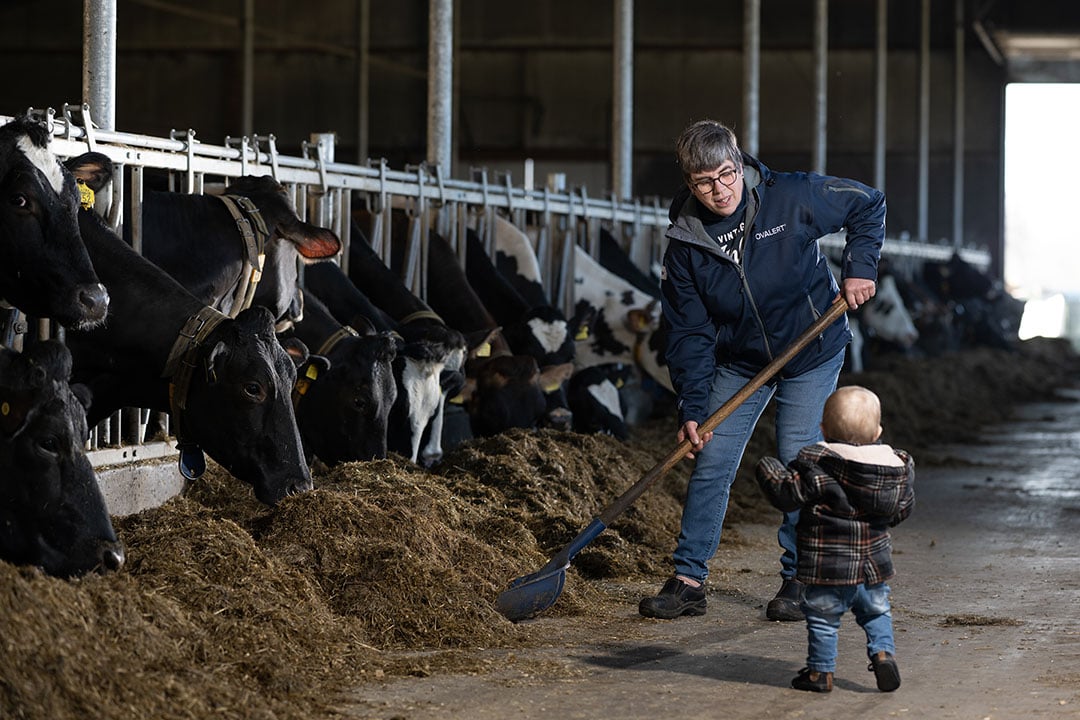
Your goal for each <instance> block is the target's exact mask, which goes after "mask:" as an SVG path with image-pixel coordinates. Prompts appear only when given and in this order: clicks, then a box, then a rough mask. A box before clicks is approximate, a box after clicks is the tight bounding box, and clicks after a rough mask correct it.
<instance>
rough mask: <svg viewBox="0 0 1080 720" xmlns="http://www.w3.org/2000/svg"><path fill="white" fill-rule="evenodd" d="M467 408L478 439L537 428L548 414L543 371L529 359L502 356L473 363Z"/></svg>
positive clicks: (523, 356)
mask: <svg viewBox="0 0 1080 720" xmlns="http://www.w3.org/2000/svg"><path fill="white" fill-rule="evenodd" d="M466 376H467V377H468V383H467V385H466V389H465V391H464V392H463V395H464V399H465V408H466V410H467V411H468V413H469V420H470V424H471V425H472V430H473V432H474V433H475V434H476V435H480V436H490V435H497V434H498V433H500V432H502V431H504V430H508V429H509V428H514V427H519V428H533V427H536V425H537V423H538V422H539V421H540V418H541V417H543V415H544V412H545V410H546V402H545V400H544V393H543V391H542V390H541V388H540V368H539V367H538V366H537V365H536V360H535V359H534V358H532V357H529V356H528V355H498V356H495V357H488V358H476V359H471V360H469V363H468V365H467V367H466Z"/></svg>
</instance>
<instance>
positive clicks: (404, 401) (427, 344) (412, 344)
mask: <svg viewBox="0 0 1080 720" xmlns="http://www.w3.org/2000/svg"><path fill="white" fill-rule="evenodd" d="M357 246H359V247H357ZM350 247H351V249H350V252H349V257H350V271H353V272H355V274H356V276H357V277H358V278H363V279H358V280H357V281H356V282H354V281H353V280H351V279H350V278H349V276H348V275H346V274H345V272H344V271H343V270H342V269H341V267H340V266H339V265H338V264H337V263H334V262H327V263H316V264H314V265H312V266H310V267H308V268H306V270H305V272H304V285H305V289H306V292H307V294H309V295H314V296H315V297H318V298H319V299H320V300H321V301H322V302H323V303H324V304H325V306H326V307H327V309H328V310H329V311H330V312H331V314H332V315H333V316H334V317H335V319H337V321H338V322H340V323H342V324H344V325H348V326H350V327H353V328H354V329H357V330H359V331H361V332H362V331H364V330H365V329H366V328H368V327H370V326H373V327H374V328H375V329H376V330H378V331H380V332H394V333H396V334H397V335H399V336H400V337H401V343H400V345H399V347H398V350H397V356H396V358H395V360H394V364H393V369H394V378H395V381H396V384H397V387H398V392H397V399H396V400H395V402H394V405H393V407H392V408H391V410H390V417H389V419H388V427H387V449H388V450H391V451H394V452H397V453H400V454H402V455H404V456H405V457H408V458H409V459H410V460H412V462H415V463H419V464H421V465H424V466H425V467H429V466H431V465H433V464H434V463H435V462H437V461H438V460H440V459H441V458H442V422H443V413H444V411H445V400H446V397H447V396H448V395H449V396H453V395H456V394H457V393H458V392H459V391H460V390H461V387H462V385H463V383H464V374H463V372H462V368H463V364H464V358H465V348H466V343H465V336H464V335H462V334H461V333H460V332H458V331H457V330H455V329H453V328H449V327H447V326H446V324H445V323H444V322H442V320H440V319H438V317H437V316H436V315H435V312H434V311H433V310H432V309H431V308H430V306H428V305H427V304H426V303H425V302H423V301H422V300H420V298H418V297H416V296H415V295H414V294H413V293H411V292H410V291H409V290H408V288H406V287H405V285H404V284H403V283H402V282H401V279H400V278H398V277H397V276H396V275H395V274H394V273H393V271H391V270H390V269H389V268H388V267H386V265H385V264H384V263H383V262H382V260H380V259H379V257H378V256H377V255H376V254H375V252H374V251H373V250H372V249H371V246H370V245H368V244H367V241H366V239H365V238H364V236H363V233H362V232H361V230H360V229H359V228H358V227H354V228H353V243H352V244H351V246H350ZM357 283H359V284H360V285H361V286H363V287H364V288H366V289H368V290H370V291H373V292H374V293H376V294H377V297H379V298H380V299H381V302H382V304H384V305H385V306H386V307H387V308H389V309H390V311H392V312H387V311H384V310H383V309H381V308H380V307H379V306H378V305H376V304H375V302H374V301H373V299H371V298H369V297H368V296H367V294H365V293H364V292H362V291H361V290H360V289H359V287H357ZM425 435H426V441H425Z"/></svg>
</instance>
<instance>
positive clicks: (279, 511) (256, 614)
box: [0, 341, 1080, 720]
mask: <svg viewBox="0 0 1080 720" xmlns="http://www.w3.org/2000/svg"><path fill="white" fill-rule="evenodd" d="M1078 369H1080V359H1078V358H1077V355H1076V353H1075V352H1073V351H1072V350H1071V348H1069V347H1068V346H1067V345H1066V344H1064V343H1061V342H1052V341H1038V342H1029V343H1025V344H1024V345H1023V347H1022V349H1021V350H1020V351H1018V352H1014V353H1006V352H1003V351H974V352H971V353H962V354H958V355H956V356H951V357H948V358H945V359H943V360H935V361H932V360H915V361H904V362H898V363H896V364H895V366H894V367H892V368H891V369H890V371H889V372H887V373H886V372H877V373H866V374H864V375H860V376H851V377H845V378H842V383H849V382H859V383H861V384H864V385H867V386H869V387H871V388H872V389H874V390H875V391H876V392H878V394H879V395H881V397H882V402H883V406H884V413H885V422H884V424H885V428H886V440H887V441H888V442H890V443H892V444H894V445H896V446H898V447H904V448H906V449H909V450H911V451H912V452H913V453H915V455H916V459H917V461H919V459H920V458H921V455H920V453H921V452H923V451H924V449H925V448H929V447H931V446H932V445H934V444H937V443H942V442H950V441H961V442H965V441H970V440H971V439H972V438H973V437H974V433H975V432H976V431H977V430H978V428H979V426H981V425H983V424H984V423H986V422H993V421H999V420H1003V419H1005V418H1007V413H1008V410H1009V408H1010V406H1011V405H1012V404H1014V403H1015V402H1018V401H1031V400H1037V399H1040V398H1045V397H1047V396H1048V394H1049V392H1050V391H1051V390H1052V389H1053V388H1055V387H1058V386H1064V385H1073V384H1075V381H1076V378H1077V377H1078V376H1080V375H1078V372H1077V371H1078ZM674 426H675V422H674V420H673V419H671V418H662V419H659V420H657V421H655V422H652V423H649V424H648V425H646V426H644V427H639V428H636V429H635V430H634V431H633V435H632V438H631V441H630V442H629V443H627V444H623V443H619V442H618V441H616V440H614V439H612V438H609V437H605V436H582V435H575V434H569V433H559V432H553V431H534V432H526V431H513V432H508V433H505V434H503V435H500V436H497V437H493V438H487V439H483V440H477V441H474V442H471V443H468V444H466V445H465V446H463V447H461V448H459V449H458V450H456V451H455V452H453V453H451V454H450V455H449V456H448V457H447V458H445V460H444V461H443V462H442V463H440V464H439V466H437V467H436V468H434V470H433V471H432V472H425V471H422V470H420V469H418V468H417V467H415V466H414V465H412V464H410V463H408V462H407V461H405V460H403V459H402V458H399V457H393V458H391V459H389V460H385V461H378V462H371V463H351V464H346V465H342V466H339V467H337V468H334V469H333V470H329V471H323V472H320V473H318V474H317V476H316V487H317V489H316V490H315V491H313V492H310V493H306V494H304V495H300V496H297V497H290V498H287V499H285V500H283V501H282V502H281V503H279V505H278V506H277V507H275V508H266V507H264V506H262V505H261V504H259V503H258V502H256V501H255V500H254V499H253V497H252V493H251V490H250V488H248V487H246V486H243V485H241V484H240V483H238V482H236V481H235V480H234V479H232V478H231V477H229V476H228V474H227V473H225V472H224V471H222V470H221V469H220V468H218V467H216V466H212V467H211V469H210V470H209V471H208V472H207V474H206V476H204V478H202V479H200V480H199V481H198V482H196V483H194V484H193V486H192V487H191V488H189V490H188V491H187V493H186V494H185V496H184V497H180V498H175V499H173V500H171V501H170V502H168V503H166V504H165V505H164V506H162V507H160V508H157V509H154V510H150V511H147V512H144V513H140V514H139V515H136V516H133V517H129V518H125V519H123V520H118V521H117V530H118V532H119V533H120V535H121V538H122V539H123V541H124V542H125V544H126V546H127V552H128V564H127V566H126V568H125V569H124V571H122V572H120V573H117V574H114V575H110V576H104V577H98V576H93V577H87V578H84V579H81V580H75V581H70V582H66V581H60V580H56V579H53V578H49V577H45V576H43V575H41V574H40V573H38V572H36V571H34V570H29V569H20V568H15V567H12V566H10V565H7V564H4V563H0V627H2V628H3V635H2V637H3V649H4V654H5V662H4V663H3V667H2V669H0V717H4V718H27V719H33V720H37V719H41V720H45V719H48V720H67V719H68V718H71V719H73V720H74V719H75V718H80V719H81V718H86V717H108V718H148V717H154V718H184V719H187V718H190V719H192V720H195V719H199V720H201V719H202V718H210V717H214V718H268V719H269V718H295V717H303V718H327V717H333V716H335V709H334V706H335V701H336V700H337V698H338V697H339V695H338V694H339V693H346V692H348V691H349V690H350V689H353V688H355V687H356V686H358V685H362V684H363V683H365V682H369V681H371V680H373V679H375V678H380V677H387V676H392V675H403V674H414V675H425V674H429V673H432V672H443V671H451V670H453V671H483V670H484V669H485V668H486V667H487V665H486V664H487V663H489V662H490V658H485V657H484V655H483V652H482V651H483V650H484V649H485V648H512V647H519V646H521V647H524V646H535V645H537V644H540V643H542V642H544V638H543V636H542V633H543V630H542V628H541V627H539V626H538V627H530V625H529V624H528V623H526V624H522V625H513V624H511V623H509V622H508V621H506V620H505V619H504V618H502V617H501V616H500V615H498V613H496V612H495V610H494V607H493V602H494V599H495V597H496V596H497V595H498V593H499V592H500V591H501V590H503V589H504V588H505V587H506V583H507V582H509V581H510V580H511V579H513V578H515V577H518V576H520V575H523V574H526V573H528V572H532V571H534V570H536V569H539V568H540V567H542V566H543V564H544V563H546V562H547V559H548V558H549V557H550V555H551V554H553V553H554V552H555V551H557V550H559V549H561V548H562V547H563V546H565V545H566V544H567V543H568V542H569V541H570V539H571V538H573V536H574V535H576V534H577V533H578V532H579V531H580V530H581V529H582V528H584V527H585V526H586V525H587V524H588V523H589V522H590V521H591V520H592V518H593V517H595V516H596V514H598V513H599V512H600V511H601V510H602V509H603V508H604V507H605V506H607V505H608V504H609V503H610V502H611V501H612V500H614V499H615V498H616V497H617V496H618V495H619V494H621V493H622V492H623V491H624V490H625V489H626V488H628V487H629V486H630V485H631V484H632V483H633V482H635V481H636V480H637V479H639V478H640V477H641V476H642V475H643V474H644V473H645V472H646V471H647V470H648V469H649V468H650V467H651V466H652V465H653V464H654V463H656V462H657V461H659V460H660V459H661V458H662V457H663V456H664V455H665V454H666V453H667V452H668V451H669V450H670V449H671V448H672V447H673V446H674V430H675V427H674ZM772 434H773V427H772V419H771V416H770V415H768V414H767V415H766V416H765V418H763V422H762V423H761V425H760V427H759V429H758V431H757V432H756V433H755V435H754V438H753V439H752V440H751V444H750V446H749V448H748V450H747V455H746V459H745V460H744V463H743V466H742V468H740V474H739V479H738V480H737V481H736V483H735V486H734V488H733V496H732V503H731V508H730V510H729V518H728V522H727V524H726V527H725V531H724V542H737V541H738V525H739V523H741V522H744V521H747V520H755V521H767V522H772V521H774V520H775V519H776V511H775V510H773V509H772V508H771V507H769V506H768V504H767V503H766V502H765V500H764V499H763V498H762V497H761V495H760V492H759V491H758V490H757V488H756V485H755V484H754V483H753V482H752V480H751V479H750V476H749V472H750V469H751V468H752V466H753V463H754V462H755V461H756V459H757V458H758V457H760V456H761V455H762V454H764V453H771V452H772V442H773V441H772V440H771V436H772ZM690 467H691V464H690V463H685V462H684V463H680V464H679V465H678V466H676V468H674V469H673V470H672V471H671V472H670V473H669V474H668V475H667V476H666V477H665V478H663V479H662V480H661V481H659V482H658V483H657V485H658V487H657V488H654V489H653V490H652V491H650V493H648V494H647V495H645V496H644V497H642V498H641V499H640V500H639V501H638V502H637V503H635V505H634V506H633V507H631V508H630V509H629V510H627V511H626V512H625V513H624V514H623V516H621V517H620V518H618V519H617V521H616V522H615V523H613V526H612V527H611V528H609V529H608V530H607V531H605V532H604V533H603V534H602V535H601V536H600V537H598V538H597V539H596V540H594V541H593V542H592V543H590V545H589V546H588V547H586V548H585V549H584V550H583V551H582V552H581V553H579V554H578V556H577V557H576V558H575V560H574V564H573V566H572V568H571V570H570V571H569V573H568V579H567V585H566V589H565V591H564V593H563V595H562V596H561V597H560V600H559V602H558V603H557V604H556V605H555V606H554V607H553V608H552V609H551V610H549V611H548V614H551V615H560V614H562V615H572V614H577V613H586V612H591V611H593V610H594V609H595V607H596V604H597V603H600V602H608V603H610V602H612V601H613V600H612V598H611V596H610V595H609V594H607V593H608V592H609V591H608V590H606V589H605V587H606V585H607V581H608V580H610V579H619V580H631V579H635V578H637V579H641V578H649V579H657V578H659V577H662V576H663V575H665V574H666V573H667V572H668V568H669V564H670V553H671V550H672V548H673V545H674V541H675V537H676V535H677V533H678V524H679V514H680V503H681V499H682V495H683V493H684V492H685V487H686V478H687V476H688V474H689V471H690Z"/></svg>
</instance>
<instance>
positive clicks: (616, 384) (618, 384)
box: [615, 378, 626, 390]
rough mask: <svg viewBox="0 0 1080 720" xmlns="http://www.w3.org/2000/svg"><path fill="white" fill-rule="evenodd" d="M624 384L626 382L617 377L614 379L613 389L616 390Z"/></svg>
mask: <svg viewBox="0 0 1080 720" xmlns="http://www.w3.org/2000/svg"><path fill="white" fill-rule="evenodd" d="M625 384H626V383H624V382H623V381H622V378H619V379H618V380H616V381H615V389H616V390H618V389H619V388H621V387H622V386H623V385H625Z"/></svg>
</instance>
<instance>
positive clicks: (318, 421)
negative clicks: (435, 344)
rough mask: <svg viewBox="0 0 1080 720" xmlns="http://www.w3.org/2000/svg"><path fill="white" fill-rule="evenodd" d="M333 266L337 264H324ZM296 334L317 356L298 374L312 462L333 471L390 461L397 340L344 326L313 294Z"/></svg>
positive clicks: (299, 408)
mask: <svg viewBox="0 0 1080 720" xmlns="http://www.w3.org/2000/svg"><path fill="white" fill-rule="evenodd" d="M321 264H323V265H330V264H332V263H321ZM288 333H291V334H292V335H294V336H295V337H297V338H298V339H299V340H300V341H301V342H303V343H304V344H305V345H306V346H307V347H308V348H309V349H310V350H312V351H313V353H314V354H313V355H312V356H311V357H310V358H308V360H307V362H306V363H305V364H304V365H302V366H301V367H300V368H299V369H298V370H297V377H298V380H297V383H296V388H295V390H294V392H293V401H294V407H295V410H296V422H297V425H298V426H299V427H300V438H301V440H302V441H303V443H304V450H305V452H306V453H307V459H308V462H309V463H310V462H312V460H313V458H315V457H317V458H319V460H321V461H322V462H324V463H326V464H327V465H336V464H337V463H341V462H350V461H354V460H374V459H380V458H385V457H386V435H387V424H388V421H389V416H390V409H391V408H392V407H393V405H394V402H395V400H396V399H397V392H398V389H397V385H396V384H395V382H394V368H393V362H394V360H395V358H396V356H397V347H396V342H395V340H394V337H393V336H392V335H391V334H390V333H389V332H382V333H377V332H376V331H375V329H374V326H369V327H368V328H367V331H366V332H365V333H363V334H361V333H358V332H357V331H356V330H353V329H352V328H351V327H349V326H347V325H343V324H341V323H340V322H338V321H337V320H336V319H335V318H334V317H333V315H331V314H330V311H329V310H328V309H327V308H326V306H325V305H324V304H323V303H322V301H321V300H319V299H318V298H317V297H315V296H314V295H312V294H311V293H306V294H305V301H304V317H303V318H302V319H301V320H299V321H297V322H296V323H295V324H294V325H293V328H292V330H291V331H287V334H288Z"/></svg>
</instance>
